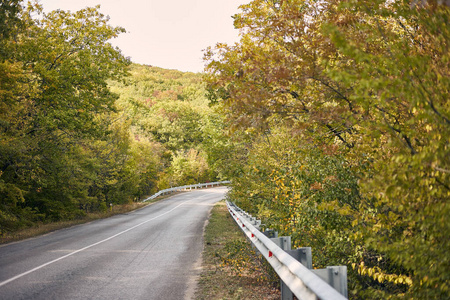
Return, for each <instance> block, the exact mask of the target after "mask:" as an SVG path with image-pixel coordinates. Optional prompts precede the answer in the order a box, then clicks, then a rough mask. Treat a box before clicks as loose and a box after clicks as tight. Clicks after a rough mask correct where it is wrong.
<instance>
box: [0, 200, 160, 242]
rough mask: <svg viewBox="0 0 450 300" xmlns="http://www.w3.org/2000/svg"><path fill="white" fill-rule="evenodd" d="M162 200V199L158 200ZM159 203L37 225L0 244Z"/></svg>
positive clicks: (135, 204) (6, 236) (1, 238)
mask: <svg viewBox="0 0 450 300" xmlns="http://www.w3.org/2000/svg"><path fill="white" fill-rule="evenodd" d="M157 199H158V200H160V199H161V198H157ZM154 201H157V200H156V199H154V200H153V201H149V202H145V203H143V202H133V203H130V204H121V205H119V204H116V205H114V206H113V207H112V208H111V209H110V208H108V210H107V211H105V212H95V213H87V214H86V216H84V217H82V218H80V219H75V220H68V221H58V222H50V223H42V222H41V223H36V224H35V225H34V226H32V227H29V228H25V229H21V230H17V231H14V232H7V233H4V234H2V235H0V244H6V243H10V242H15V241H20V240H23V239H27V238H31V237H35V236H39V235H42V234H46V233H49V232H52V231H55V230H58V229H63V228H67V227H71V226H74V225H79V224H84V223H88V222H91V221H94V220H98V219H104V218H108V217H111V216H114V215H118V214H123V213H127V212H130V211H133V210H136V209H139V208H142V207H144V206H146V205H148V204H149V203H151V202H154Z"/></svg>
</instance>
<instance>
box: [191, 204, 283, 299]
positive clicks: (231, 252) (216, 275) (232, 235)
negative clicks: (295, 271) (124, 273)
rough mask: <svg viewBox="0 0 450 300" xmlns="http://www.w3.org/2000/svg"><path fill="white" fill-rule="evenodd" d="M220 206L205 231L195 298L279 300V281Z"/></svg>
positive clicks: (220, 205) (214, 211)
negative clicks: (200, 269)
mask: <svg viewBox="0 0 450 300" xmlns="http://www.w3.org/2000/svg"><path fill="white" fill-rule="evenodd" d="M275 275H276V274H275V273H274V272H273V270H272V268H271V267H270V266H269V265H268V264H267V263H266V262H265V260H264V259H263V258H262V257H260V256H259V255H257V254H256V253H255V251H254V250H253V249H252V247H251V245H250V243H249V242H248V240H247V239H246V238H245V236H244V235H243V233H242V232H241V230H240V229H239V227H237V226H236V223H235V222H234V220H233V219H232V218H231V216H230V215H229V213H228V211H227V208H226V205H225V203H224V202H220V203H219V204H217V205H216V206H215V207H214V208H213V210H212V213H211V217H210V219H209V223H208V225H207V227H206V230H205V238H204V251H203V271H202V274H201V275H200V279H199V282H198V287H197V292H196V295H195V299H198V300H200V299H205V300H206V299H208V300H209V299H280V297H281V294H280V291H279V289H278V278H277V277H276V276H275Z"/></svg>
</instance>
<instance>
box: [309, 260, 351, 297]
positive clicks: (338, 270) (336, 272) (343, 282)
mask: <svg viewBox="0 0 450 300" xmlns="http://www.w3.org/2000/svg"><path fill="white" fill-rule="evenodd" d="M311 271H313V273H315V274H316V275H317V276H319V277H320V278H322V279H323V280H324V281H326V282H327V283H328V284H329V285H331V286H332V287H333V288H334V289H335V290H337V291H338V292H339V293H340V294H341V295H343V296H344V297H346V298H348V290H347V266H331V267H327V268H326V269H315V270H311Z"/></svg>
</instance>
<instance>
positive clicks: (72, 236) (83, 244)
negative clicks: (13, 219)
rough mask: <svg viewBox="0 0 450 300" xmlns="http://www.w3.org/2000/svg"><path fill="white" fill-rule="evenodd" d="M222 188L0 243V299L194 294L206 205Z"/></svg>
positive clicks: (219, 195)
mask: <svg viewBox="0 0 450 300" xmlns="http://www.w3.org/2000/svg"><path fill="white" fill-rule="evenodd" d="M226 191H227V189H226V187H219V188H213V189H205V190H196V191H192V192H188V193H181V194H178V195H175V196H172V197H170V198H167V199H165V200H162V201H159V202H156V203H154V204H152V205H149V206H146V207H145V208H143V209H140V210H137V211H134V212H131V213H127V214H122V215H117V216H114V217H111V218H108V219H103V220H98V221H94V222H91V223H88V224H84V225H79V226H75V227H71V228H67V229H63V230H59V231H56V232H53V233H50V234H47V235H44V236H40V237H37V238H32V239H28V240H25V241H21V242H17V243H12V244H7V245H4V246H0V299H14V300H15V299H46V300H48V299H58V300H59V299H65V300H66V299H127V300H128V299H158V300H159V299H166V300H172V299H174V300H175V299H191V298H192V296H193V293H194V288H195V279H196V275H197V274H198V271H199V269H200V263H201V252H202V248H203V243H202V234H203V228H204V225H205V222H206V220H207V218H208V215H209V212H210V209H211V207H212V205H214V203H216V202H217V201H219V200H221V199H223V197H224V195H225V193H226Z"/></svg>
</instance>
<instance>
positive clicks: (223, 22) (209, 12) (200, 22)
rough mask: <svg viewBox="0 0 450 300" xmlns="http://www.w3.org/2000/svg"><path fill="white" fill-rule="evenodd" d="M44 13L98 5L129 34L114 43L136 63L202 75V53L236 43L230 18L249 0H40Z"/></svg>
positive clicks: (236, 32) (236, 34)
mask: <svg viewBox="0 0 450 300" xmlns="http://www.w3.org/2000/svg"><path fill="white" fill-rule="evenodd" d="M39 2H40V3H41V4H42V5H43V6H44V11H45V12H50V11H52V10H55V9H63V10H70V11H72V12H75V11H77V10H80V9H82V8H85V7H87V6H89V7H93V6H95V5H97V4H100V5H101V8H100V11H101V12H102V13H103V14H105V15H109V16H110V17H111V20H110V23H111V24H112V25H114V26H122V27H124V28H125V29H126V30H127V33H124V34H121V35H120V37H119V38H117V39H115V40H113V41H112V44H113V45H115V46H118V47H119V48H120V49H121V50H122V52H123V54H124V55H125V56H129V57H131V60H132V61H133V62H136V63H140V64H148V65H153V66H158V67H162V68H166V69H177V70H180V71H190V72H201V71H203V67H204V63H203V61H202V57H203V52H202V50H204V49H206V47H208V46H214V45H215V44H216V43H218V42H225V43H234V42H235V41H237V40H238V30H236V29H234V27H233V19H232V18H231V16H232V15H234V14H235V13H237V12H238V11H239V10H238V7H239V5H241V4H245V3H249V2H250V0H40V1H39Z"/></svg>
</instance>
